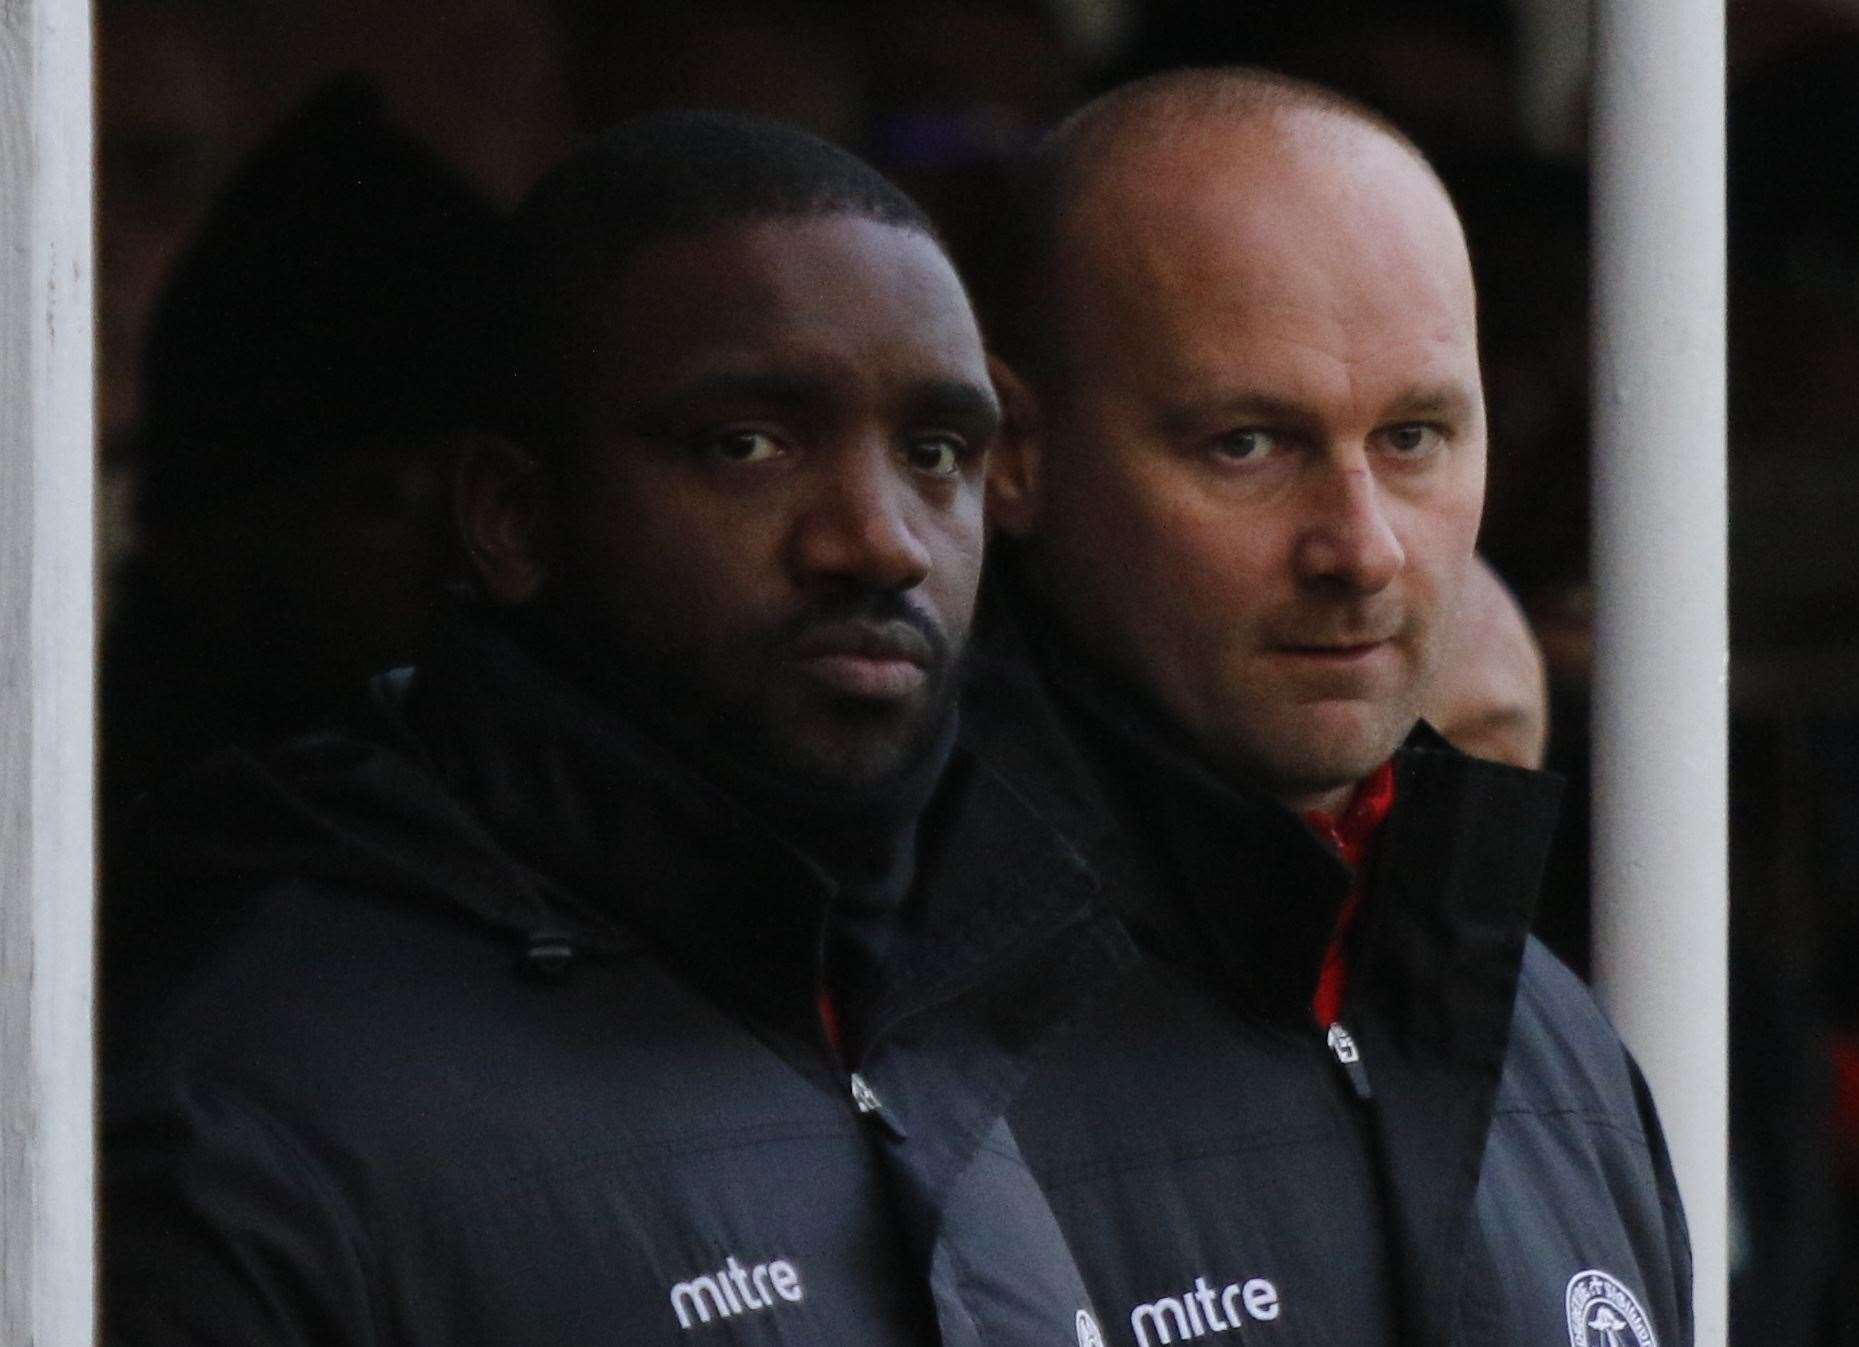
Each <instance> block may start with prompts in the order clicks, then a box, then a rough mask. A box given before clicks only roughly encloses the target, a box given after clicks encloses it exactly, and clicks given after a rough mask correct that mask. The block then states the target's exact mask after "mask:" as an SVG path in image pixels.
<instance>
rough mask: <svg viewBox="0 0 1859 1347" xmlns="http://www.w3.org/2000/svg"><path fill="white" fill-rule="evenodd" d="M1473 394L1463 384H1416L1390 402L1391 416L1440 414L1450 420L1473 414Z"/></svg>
mask: <svg viewBox="0 0 1859 1347" xmlns="http://www.w3.org/2000/svg"><path fill="white" fill-rule="evenodd" d="M1471 410H1472V394H1471V391H1470V390H1469V389H1467V388H1465V387H1464V386H1463V385H1462V384H1456V383H1449V384H1425V385H1415V386H1414V387H1412V388H1407V389H1404V390H1402V392H1401V393H1400V394H1399V395H1398V396H1397V397H1395V398H1394V399H1393V400H1392V401H1391V402H1389V403H1388V410H1387V412H1386V413H1385V415H1386V416H1389V417H1397V418H1398V417H1414V416H1438V417H1445V418H1447V419H1449V420H1458V419H1462V418H1464V417H1466V416H1468V415H1470V414H1471Z"/></svg>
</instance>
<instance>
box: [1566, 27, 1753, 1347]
mask: <svg viewBox="0 0 1859 1347" xmlns="http://www.w3.org/2000/svg"><path fill="white" fill-rule="evenodd" d="M1723 8H1724V7H1723V0H1595V3H1594V10H1593V20H1594V27H1593V36H1594V45H1593V60H1594V127H1593V141H1592V154H1593V184H1594V233H1595V238H1594V273H1593V275H1594V279H1593V285H1594V335H1595V351H1594V358H1595V368H1594V384H1593V387H1594V416H1595V461H1594V477H1595V489H1594V574H1595V584H1596V591H1597V610H1596V631H1595V637H1596V639H1595V647H1596V658H1595V689H1594V693H1595V718H1594V883H1595V920H1594V948H1595V969H1596V980H1597V983H1598V986H1599V988H1600V992H1601V996H1602V999H1603V1001H1604V1002H1605V1003H1606V1005H1607V1007H1608V1009H1609V1011H1610V1013H1611V1014H1612V1015H1613V1017H1614V1019H1615V1022H1616V1023H1617V1024H1618V1025H1619V1027H1620V1030H1621V1033H1622V1035H1623V1036H1624V1037H1625V1039H1626V1041H1627V1044H1628V1046H1629V1047H1631V1048H1632V1050H1633V1051H1634V1053H1635V1054H1636V1055H1637V1057H1638V1058H1639V1060H1640V1063H1641V1065H1642V1066H1643V1067H1644V1068H1645V1071H1646V1075H1647V1077H1648V1079H1649V1080H1650V1082H1651V1084H1652V1088H1653V1092H1654V1094H1655V1095H1656V1097H1657V1098H1658V1101H1659V1107H1660V1111H1661V1114H1662V1116H1663V1118H1664V1120H1665V1129H1666V1135H1667V1139H1668V1141H1669V1142H1670V1144H1671V1149H1672V1157H1673V1162H1674V1165H1675V1167H1676V1169H1677V1171H1678V1181H1679V1187H1680V1190H1681V1192H1682V1193H1683V1195H1684V1200H1685V1207H1686V1212H1687V1215H1688V1217H1689V1219H1690V1223H1691V1235H1692V1244H1693V1249H1694V1252H1695V1255H1696V1260H1697V1300H1696V1304H1697V1315H1698V1339H1697V1340H1698V1342H1699V1344H1701V1347H1717V1345H1718V1344H1721V1343H1722V1342H1723V1341H1724V1339H1725V1333H1726V1320H1727V1314H1728V1309H1727V1290H1726V1285H1727V1284H1726V1259H1727V1237H1726V1226H1727V1208H1728V1188H1727V1183H1726V1178H1725V1153H1726V1131H1727V1112H1728V1110H1727V1074H1728V1073H1727V1067H1726V1048H1727V1025H1726V1018H1727V1000H1726V990H1727V969H1726V926H1727V912H1728V906H1727V885H1728V880H1727V873H1726V871H1727V866H1726V837H1725V832H1726V827H1727V818H1726V809H1725V769H1726V751H1725V737H1726V709H1725V705H1726V690H1727V685H1728V626H1727V620H1726V615H1725V605H1726V572H1725V532H1726V530H1725V508H1726V497H1725V489H1724V479H1725V471H1724V447H1725V438H1724V436H1725V431H1724V411H1725V398H1724V185H1723V158H1724V133H1723V117H1724V89H1723V81H1724V45H1723V44H1724V28H1723V19H1724V13H1723Z"/></svg>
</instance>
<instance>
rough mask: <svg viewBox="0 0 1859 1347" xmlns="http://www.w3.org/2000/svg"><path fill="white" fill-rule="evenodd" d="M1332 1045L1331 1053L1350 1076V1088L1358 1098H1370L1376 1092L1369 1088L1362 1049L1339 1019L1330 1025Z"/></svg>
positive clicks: (1329, 1039)
mask: <svg viewBox="0 0 1859 1347" xmlns="http://www.w3.org/2000/svg"><path fill="white" fill-rule="evenodd" d="M1326 1041H1327V1042H1328V1043H1329V1045H1330V1055H1331V1056H1333V1057H1335V1058H1336V1061H1337V1064H1338V1065H1339V1066H1341V1067H1342V1069H1343V1074H1344V1075H1346V1076H1348V1077H1349V1085H1350V1088H1351V1089H1353V1090H1354V1091H1355V1092H1356V1098H1357V1099H1361V1100H1364V1101H1366V1100H1370V1099H1373V1098H1374V1097H1375V1092H1374V1091H1373V1090H1372V1089H1370V1088H1369V1084H1368V1068H1367V1067H1365V1066H1363V1065H1362V1049H1361V1048H1360V1047H1358V1046H1357V1045H1356V1041H1355V1038H1354V1036H1353V1035H1352V1034H1350V1032H1349V1031H1348V1030H1347V1029H1345V1028H1344V1027H1343V1024H1342V1021H1341V1020H1338V1021H1337V1022H1336V1023H1335V1024H1332V1025H1331V1026H1330V1032H1329V1036H1328V1038H1327V1040H1326Z"/></svg>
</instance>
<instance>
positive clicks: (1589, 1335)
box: [1568, 1268, 1659, 1347]
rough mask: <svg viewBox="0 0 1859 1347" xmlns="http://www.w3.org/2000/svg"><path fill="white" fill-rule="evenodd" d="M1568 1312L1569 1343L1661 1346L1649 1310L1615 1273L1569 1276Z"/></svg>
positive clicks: (1608, 1346) (1600, 1346) (1599, 1346)
mask: <svg viewBox="0 0 1859 1347" xmlns="http://www.w3.org/2000/svg"><path fill="white" fill-rule="evenodd" d="M1568 1314H1569V1345H1570V1347H1659V1340H1658V1338H1656V1337H1654V1336H1653V1331H1652V1325H1651V1324H1650V1323H1648V1322H1647V1320H1646V1312H1645V1311H1644V1310H1642V1309H1641V1308H1640V1303H1639V1301H1637V1300H1635V1299H1634V1298H1633V1293H1632V1292H1631V1291H1629V1290H1627V1288H1626V1287H1624V1286H1622V1285H1621V1284H1620V1280H1619V1278H1617V1277H1615V1276H1614V1275H1613V1274H1612V1273H1607V1272H1602V1271H1600V1270H1599V1269H1598V1268H1589V1269H1588V1270H1587V1271H1586V1272H1577V1273H1576V1274H1575V1275H1574V1276H1573V1277H1571V1278H1569V1289H1568Z"/></svg>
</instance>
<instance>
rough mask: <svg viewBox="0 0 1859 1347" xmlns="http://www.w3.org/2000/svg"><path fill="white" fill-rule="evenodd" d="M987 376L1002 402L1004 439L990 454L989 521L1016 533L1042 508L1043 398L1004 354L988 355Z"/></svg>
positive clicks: (1022, 532)
mask: <svg viewBox="0 0 1859 1347" xmlns="http://www.w3.org/2000/svg"><path fill="white" fill-rule="evenodd" d="M988 376H989V377H990V378H991V379H993V381H994V391H995V395H996V396H997V397H999V398H1000V403H1001V433H1000V439H999V440H997V441H996V442H995V446H994V452H993V453H992V454H990V455H989V456H988V522H989V523H990V524H993V525H994V526H995V527H996V528H999V529H1000V530H1001V531H1003V532H1004V533H1006V534H1007V535H1008V536H1009V537H1015V538H1017V537H1022V536H1024V535H1025V534H1026V533H1027V532H1029V531H1030V530H1031V529H1032V527H1033V520H1034V518H1035V516H1036V515H1037V514H1038V506H1039V451H1040V447H1041V445H1040V421H1039V400H1038V398H1037V397H1036V396H1035V395H1034V393H1033V389H1032V386H1031V385H1030V384H1028V383H1027V382H1026V380H1024V379H1022V378H1021V377H1020V376H1019V375H1018V374H1016V373H1015V372H1014V370H1013V367H1012V366H1011V365H1009V364H1008V363H1007V362H1006V361H1004V360H1002V359H1001V358H1000V357H999V356H992V355H991V356H989V357H988Z"/></svg>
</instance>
